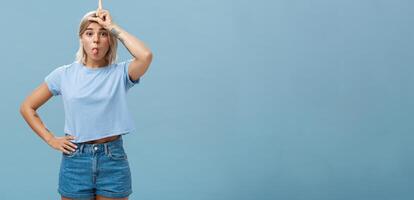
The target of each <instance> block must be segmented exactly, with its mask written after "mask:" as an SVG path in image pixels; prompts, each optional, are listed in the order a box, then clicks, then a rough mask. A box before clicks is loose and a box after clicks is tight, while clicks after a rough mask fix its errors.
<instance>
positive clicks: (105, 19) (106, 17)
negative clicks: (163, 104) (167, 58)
mask: <svg viewBox="0 0 414 200" xmlns="http://www.w3.org/2000/svg"><path fill="white" fill-rule="evenodd" d="M97 13H98V17H91V18H89V19H90V20H92V21H95V22H97V23H99V24H100V25H101V26H102V27H104V28H105V29H106V30H108V31H110V32H111V33H112V34H113V35H114V36H115V37H117V38H118V39H119V40H120V41H121V42H122V44H124V46H125V47H126V48H127V49H128V51H129V53H131V55H132V56H133V57H134V59H133V60H132V62H131V63H130V64H129V68H128V74H129V76H130V78H131V79H132V80H137V79H138V78H139V77H141V76H142V75H144V73H145V72H146V71H147V69H148V67H149V65H150V64H151V61H152V52H151V50H150V49H149V48H148V47H146V46H145V44H144V43H143V42H142V41H141V40H139V39H138V38H136V37H135V36H133V35H131V34H130V33H128V32H127V31H125V30H123V29H122V28H121V27H119V26H118V25H117V24H115V23H113V22H112V18H111V15H110V14H109V11H107V10H99V9H98V11H97Z"/></svg>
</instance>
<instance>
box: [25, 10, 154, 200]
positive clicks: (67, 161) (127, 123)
mask: <svg viewBox="0 0 414 200" xmlns="http://www.w3.org/2000/svg"><path fill="white" fill-rule="evenodd" d="M79 40H80V47H79V50H78V52H77V55H76V57H77V59H76V61H75V62H73V63H71V64H69V65H64V66H61V67H58V68H56V69H55V70H53V71H52V72H51V73H50V74H49V75H47V76H46V78H45V81H44V83H42V84H41V85H40V86H39V87H37V88H36V89H35V90H34V91H33V92H32V93H31V94H30V95H29V96H28V97H27V98H26V99H25V101H24V102H23V103H22V105H21V107H20V112H21V114H22V116H23V118H24V119H25V120H26V122H27V123H28V125H29V126H30V127H31V128H32V129H33V131H34V132H35V133H36V134H37V135H38V136H39V137H41V138H42V139H43V140H44V141H45V142H46V143H47V144H48V145H49V146H50V147H52V148H54V149H56V150H58V151H61V152H62V161H61V166H60V172H59V187H58V192H59V193H60V195H61V197H62V200H68V199H96V200H104V199H118V200H125V199H128V196H129V195H130V194H131V193H132V189H131V188H132V187H131V172H130V168H129V163H128V159H127V155H126V152H125V151H124V148H123V135H125V134H127V133H129V132H131V131H132V130H134V125H133V123H132V120H131V117H130V113H129V112H128V108H127V103H126V94H127V91H128V90H129V89H130V88H131V87H132V86H134V85H135V84H137V83H138V82H139V80H140V77H141V76H142V75H144V73H145V72H146V71H147V69H148V67H149V65H150V63H151V61H152V53H151V50H150V49H148V48H147V47H146V46H145V44H144V43H143V42H142V41H140V40H139V39H138V38H136V37H134V36H133V35H131V34H129V33H128V32H126V31H125V30H123V29H122V28H121V27H119V26H118V25H116V24H115V23H114V22H113V21H112V18H111V15H110V13H109V11H107V10H102V9H98V10H97V11H92V12H89V13H87V14H86V15H85V16H84V17H83V18H82V20H81V23H80V27H79ZM117 40H119V41H121V42H122V44H124V46H125V47H126V48H127V49H128V50H129V52H130V53H131V55H132V57H133V58H132V59H130V60H128V61H124V62H120V63H115V59H116V50H117ZM58 95H61V96H62V100H63V105H64V111H65V127H64V133H65V136H61V137H59V136H55V135H54V134H53V133H52V132H51V131H50V130H48V129H47V128H46V126H45V125H44V124H43V122H42V120H41V119H40V117H39V116H38V114H37V113H36V110H37V109H38V108H39V107H40V106H42V105H43V104H44V103H46V102H47V101H48V100H49V99H50V98H51V97H52V96H58Z"/></svg>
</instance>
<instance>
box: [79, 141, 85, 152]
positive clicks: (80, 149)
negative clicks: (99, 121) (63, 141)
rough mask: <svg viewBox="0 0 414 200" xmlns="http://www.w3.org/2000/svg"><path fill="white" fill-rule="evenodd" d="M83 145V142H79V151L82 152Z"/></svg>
mask: <svg viewBox="0 0 414 200" xmlns="http://www.w3.org/2000/svg"><path fill="white" fill-rule="evenodd" d="M84 146H85V145H84V144H83V143H81V144H80V148H79V151H80V152H81V153H83V147H84Z"/></svg>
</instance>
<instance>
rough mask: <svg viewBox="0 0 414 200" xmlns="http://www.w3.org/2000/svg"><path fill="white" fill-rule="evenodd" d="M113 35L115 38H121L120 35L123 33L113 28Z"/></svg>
mask: <svg viewBox="0 0 414 200" xmlns="http://www.w3.org/2000/svg"><path fill="white" fill-rule="evenodd" d="M111 33H112V34H113V35H114V36H115V37H117V38H118V37H119V34H120V33H121V31H118V30H117V29H116V28H112V29H111Z"/></svg>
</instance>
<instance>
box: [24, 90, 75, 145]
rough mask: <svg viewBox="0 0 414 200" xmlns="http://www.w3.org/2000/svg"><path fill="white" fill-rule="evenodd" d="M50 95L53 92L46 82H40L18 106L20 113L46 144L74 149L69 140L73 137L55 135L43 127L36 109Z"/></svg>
mask: <svg viewBox="0 0 414 200" xmlns="http://www.w3.org/2000/svg"><path fill="white" fill-rule="evenodd" d="M52 96H53V94H52V93H51V92H50V91H49V89H48V87H47V85H46V83H42V84H41V85H40V86H39V87H37V88H36V89H35V90H34V91H33V92H32V94H30V95H29V96H28V97H27V98H26V99H25V100H24V101H23V103H22V104H21V106H20V113H21V115H22V116H23V118H24V120H25V121H26V122H27V124H28V125H29V126H30V128H32V130H33V131H34V132H35V133H36V134H37V135H38V136H39V137H41V138H42V139H43V140H44V141H45V142H46V143H47V144H49V145H50V146H51V147H53V148H54V149H56V150H60V151H62V152H65V153H69V151H67V150H66V149H68V150H71V151H74V150H75V149H73V148H76V145H74V144H72V143H71V142H70V141H69V140H70V139H73V137H71V136H65V137H55V136H54V135H53V133H52V132H50V131H49V130H48V129H47V128H46V127H45V125H44V124H43V122H42V120H41V119H40V117H39V115H38V114H37V112H36V110H37V109H38V108H39V107H40V106H42V105H43V104H44V103H46V102H47V101H48V100H49V99H50V98H51V97H52ZM72 147H73V148H72Z"/></svg>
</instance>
